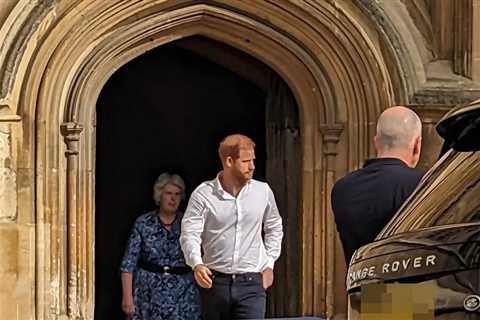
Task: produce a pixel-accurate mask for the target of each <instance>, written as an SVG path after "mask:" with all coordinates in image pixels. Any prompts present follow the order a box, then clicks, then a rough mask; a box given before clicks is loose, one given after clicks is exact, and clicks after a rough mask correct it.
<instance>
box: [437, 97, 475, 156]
mask: <svg viewBox="0 0 480 320" xmlns="http://www.w3.org/2000/svg"><path fill="white" fill-rule="evenodd" d="M436 129H437V132H438V134H439V135H440V136H441V137H442V138H443V139H445V143H446V144H447V145H448V147H450V148H453V149H454V150H457V151H477V150H480V139H478V138H477V137H478V136H479V134H480V99H478V100H475V101H473V102H470V103H468V104H466V105H460V106H458V107H455V108H453V109H452V110H450V111H449V112H447V114H445V116H443V118H442V119H441V120H440V121H439V123H438V124H437V127H436Z"/></svg>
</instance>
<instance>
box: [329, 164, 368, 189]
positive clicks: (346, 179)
mask: <svg viewBox="0 0 480 320" xmlns="http://www.w3.org/2000/svg"><path fill="white" fill-rule="evenodd" d="M362 170H363V168H359V169H356V170H353V171H350V172H348V173H347V174H346V175H344V176H343V177H341V178H340V179H338V180H337V181H336V182H335V184H334V185H333V188H334V189H339V188H343V187H348V186H349V185H351V184H355V181H356V179H357V177H358V176H359V175H360V174H361V172H362Z"/></svg>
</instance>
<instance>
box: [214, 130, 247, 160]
mask: <svg viewBox="0 0 480 320" xmlns="http://www.w3.org/2000/svg"><path fill="white" fill-rule="evenodd" d="M251 149H255V142H253V140H252V139H250V138H249V137H247V136H245V135H242V134H232V135H229V136H227V137H225V138H224V139H223V140H222V142H220V146H219V147H218V155H219V156H220V160H222V163H223V162H224V161H225V159H227V158H228V157H232V159H234V160H235V159H238V158H239V157H240V150H251Z"/></svg>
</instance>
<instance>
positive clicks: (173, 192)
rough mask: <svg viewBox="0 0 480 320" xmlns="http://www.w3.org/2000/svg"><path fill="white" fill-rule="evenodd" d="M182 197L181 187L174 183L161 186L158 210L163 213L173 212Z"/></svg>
mask: <svg viewBox="0 0 480 320" xmlns="http://www.w3.org/2000/svg"><path fill="white" fill-rule="evenodd" d="M181 199H182V189H180V188H179V187H177V186H176V185H174V184H170V183H169V184H167V185H166V186H165V187H163V191H162V195H161V199H160V211H162V212H165V213H175V212H177V210H178V206H179V205H180V200H181Z"/></svg>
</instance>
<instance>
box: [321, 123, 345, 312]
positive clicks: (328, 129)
mask: <svg viewBox="0 0 480 320" xmlns="http://www.w3.org/2000/svg"><path fill="white" fill-rule="evenodd" d="M320 131H321V133H322V136H323V144H324V149H323V155H324V159H325V162H324V163H325V164H324V175H325V179H324V181H325V185H324V186H323V190H324V193H323V194H324V196H323V210H322V211H323V212H324V217H323V219H322V222H323V230H324V232H323V237H322V240H323V243H324V252H325V254H324V261H323V264H322V268H321V270H322V273H323V274H324V277H323V278H324V279H325V284H324V285H325V288H324V289H325V293H324V294H325V309H324V310H325V315H326V317H327V318H328V319H331V318H332V317H333V316H334V314H335V308H334V306H335V265H336V263H335V256H336V245H335V243H336V234H337V233H336V227H335V220H334V216H333V211H332V207H331V204H330V201H331V193H332V188H333V185H334V183H335V180H336V170H335V169H336V165H335V162H336V157H337V144H338V141H339V140H340V135H341V133H342V131H343V125H342V124H322V125H320Z"/></svg>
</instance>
